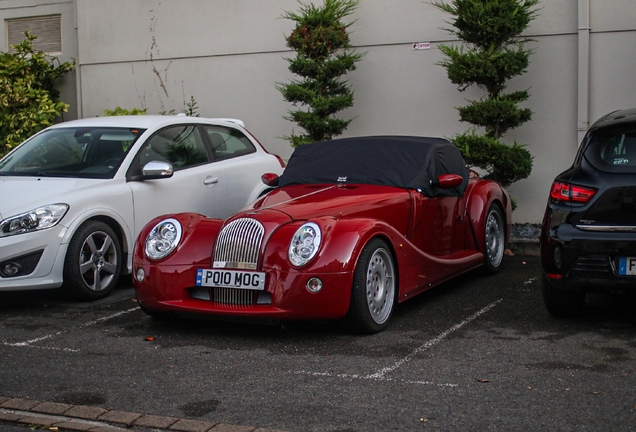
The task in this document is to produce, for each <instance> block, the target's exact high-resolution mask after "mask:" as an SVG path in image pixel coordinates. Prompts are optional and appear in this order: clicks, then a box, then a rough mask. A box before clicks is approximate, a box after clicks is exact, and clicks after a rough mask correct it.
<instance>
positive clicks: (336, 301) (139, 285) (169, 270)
mask: <svg viewBox="0 0 636 432" xmlns="http://www.w3.org/2000/svg"><path fill="white" fill-rule="evenodd" d="M140 267H141V268H143V270H144V272H145V279H144V280H143V281H142V282H139V281H138V280H136V278H133V279H134V283H135V291H136V294H137V299H138V301H139V303H140V304H141V305H142V306H144V307H146V308H148V309H152V310H157V311H172V312H176V313H197V314H207V315H216V316H224V317H243V318H266V319H276V320H303V319H304V320H313V319H338V318H341V317H343V316H344V315H345V314H346V313H347V310H348V309H349V301H350V298H351V287H352V284H353V274H352V272H342V273H320V274H314V273H308V272H300V271H282V270H279V269H264V270H263V271H265V273H266V278H267V279H266V283H265V290H264V291H253V292H252V293H253V294H254V298H253V301H251V302H250V304H232V303H223V302H217V301H214V300H213V297H214V295H213V294H212V292H211V290H214V289H216V288H202V287H196V286H195V280H196V274H197V267H196V266H192V265H149V264H148V263H146V262H144V263H143V264H140V265H137V264H135V266H134V272H135V273H136V272H137V270H138V269H139V268H140ZM311 277H318V278H320V279H321V281H322V282H323V288H322V290H320V291H319V292H318V293H311V292H309V291H308V290H307V289H306V287H305V286H306V283H307V281H308V280H309V279H310V278H311ZM206 291H208V293H209V294H208V295H207V296H206V294H205V292H206ZM234 291H241V292H239V293H237V294H239V295H241V294H244V291H246V290H234ZM228 297H232V296H228ZM241 297H242V298H243V297H244V296H241Z"/></svg>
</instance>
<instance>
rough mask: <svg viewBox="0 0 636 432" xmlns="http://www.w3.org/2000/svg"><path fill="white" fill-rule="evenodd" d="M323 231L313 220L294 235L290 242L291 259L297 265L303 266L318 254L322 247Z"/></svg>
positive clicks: (289, 253)
mask: <svg viewBox="0 0 636 432" xmlns="http://www.w3.org/2000/svg"><path fill="white" fill-rule="evenodd" d="M320 240H321V233H320V228H319V227H318V225H316V224H315V223H313V222H307V223H306V224H304V225H303V226H301V227H300V228H298V230H297V231H296V234H294V237H292V240H291V243H290V244H289V252H288V254H287V255H288V256H289V261H291V263H292V264H293V265H294V266H296V267H302V266H304V265H305V264H307V263H308V262H309V261H311V259H312V258H313V257H314V256H316V253H317V252H318V248H320Z"/></svg>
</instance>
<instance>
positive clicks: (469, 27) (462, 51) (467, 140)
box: [433, 0, 538, 186]
mask: <svg viewBox="0 0 636 432" xmlns="http://www.w3.org/2000/svg"><path fill="white" fill-rule="evenodd" d="M433 4H434V5H435V6H436V7H437V8H439V9H440V10H443V11H444V12H448V13H449V14H451V15H452V16H453V17H454V19H453V20H452V21H450V22H449V24H452V25H453V27H454V28H453V29H450V30H449V31H450V33H452V34H454V35H455V36H457V37H458V38H459V39H460V40H462V41H463V44H462V45H461V46H459V47H456V46H452V45H441V46H440V50H441V51H442V53H443V54H444V56H445V60H443V61H442V62H441V63H440V65H441V66H443V67H444V68H446V71H447V74H448V78H449V79H450V81H451V82H452V83H453V84H456V85H457V87H458V89H459V90H460V91H464V90H466V89H467V88H468V87H470V86H476V87H478V88H480V89H482V90H484V91H485V92H486V96H485V97H483V98H481V99H480V100H471V101H468V105H467V106H464V107H459V108H457V110H458V111H459V116H460V120H461V121H463V122H467V123H471V124H473V125H475V126H476V127H479V128H483V130H484V131H485V134H484V135H479V134H478V133H477V129H476V128H473V129H472V130H471V131H470V132H466V133H464V134H460V135H457V136H455V137H454V138H453V142H454V143H455V145H456V146H457V147H458V148H459V149H460V151H461V152H462V155H463V156H464V159H465V160H466V163H467V164H468V165H469V166H474V167H479V168H481V169H483V170H485V171H486V172H487V173H488V174H487V177H489V178H492V179H493V180H495V181H497V182H499V183H500V184H501V185H503V186H508V185H510V184H511V183H514V182H516V181H518V180H521V179H524V178H526V177H528V176H529V175H530V173H531V171H532V159H533V157H532V155H531V154H530V152H529V151H528V150H527V149H526V148H525V146H524V145H522V144H519V143H517V142H516V141H515V142H514V143H513V144H512V145H507V144H504V143H503V142H502V141H501V138H503V137H504V135H505V134H506V132H508V131H509V130H510V129H514V128H516V127H518V126H520V125H522V124H523V123H525V122H527V121H529V120H531V119H532V111H531V110H530V109H528V108H520V107H519V104H520V103H522V102H525V101H526V100H527V99H528V98H529V93H528V92H527V91H525V90H521V91H515V92H512V93H505V90H506V86H507V83H508V81H509V80H510V79H511V78H513V77H515V76H518V75H521V74H523V73H525V72H526V70H527V68H528V65H529V57H530V54H532V51H531V50H528V49H525V47H524V44H525V43H526V42H528V41H529V39H527V38H523V37H521V33H522V32H523V31H524V30H525V29H526V28H527V26H528V25H529V23H530V22H531V21H532V20H533V19H534V18H535V16H536V10H535V9H534V7H535V6H536V5H537V4H538V0H453V1H451V2H449V3H443V2H436V3H433Z"/></svg>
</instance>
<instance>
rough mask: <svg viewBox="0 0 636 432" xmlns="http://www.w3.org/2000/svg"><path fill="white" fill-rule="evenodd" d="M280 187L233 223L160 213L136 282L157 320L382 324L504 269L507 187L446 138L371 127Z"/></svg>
mask: <svg viewBox="0 0 636 432" xmlns="http://www.w3.org/2000/svg"><path fill="white" fill-rule="evenodd" d="M263 178H264V181H266V182H267V183H268V184H270V185H272V186H276V188H275V189H274V190H273V191H272V192H270V193H269V194H267V195H265V196H263V197H262V198H260V199H259V200H257V201H256V202H254V203H253V204H251V205H249V206H248V207H247V208H245V209H243V210H242V211H240V212H239V213H237V214H235V215H233V216H231V217H230V218H229V219H227V220H221V219H211V218H206V217H205V216H203V215H200V214H195V213H179V214H171V215H165V216H161V217H158V218H156V219H154V220H153V221H151V222H150V223H149V224H148V225H146V227H145V228H144V229H143V230H142V231H141V233H140V235H139V237H138V239H137V243H136V246H135V251H134V258H133V265H134V283H135V290H136V294H137V299H138V301H139V305H140V306H141V308H142V309H143V310H144V311H146V312H147V313H148V314H149V315H151V316H155V317H160V316H164V315H166V314H170V313H173V312H175V313H177V314H180V313H181V314H191V313H199V314H206V315H212V316H219V317H221V316H223V317H241V318H245V317H249V318H266V319H274V320H283V321H284V320H313V319H340V318H344V319H345V321H346V322H347V323H348V324H349V325H350V327H351V329H352V330H354V331H356V332H361V333H375V332H378V331H381V330H382V329H384V328H385V327H386V326H387V324H388V322H389V319H390V318H391V315H392V313H393V310H394V308H395V306H396V305H397V304H398V303H400V302H403V301H405V300H408V299H409V298H411V297H413V296H414V295H416V294H419V293H421V292H423V291H425V290H427V289H429V288H431V287H434V286H436V285H438V284H440V283H442V282H444V281H447V280H449V279H451V278H452V277H455V276H457V275H459V274H461V273H465V272H467V271H469V270H472V269H474V268H476V267H480V266H483V268H484V269H485V270H486V271H487V272H490V273H494V272H497V271H498V270H499V268H500V266H501V263H502V260H503V256H504V249H505V245H506V242H507V240H508V236H509V233H510V212H511V207H510V198H509V196H508V194H507V193H506V191H505V190H504V189H503V188H502V187H501V186H499V185H498V184H497V183H495V182H492V181H490V180H485V179H481V178H479V177H478V176H477V175H475V174H474V173H472V172H470V171H469V170H467V168H466V165H465V162H464V160H463V158H462V156H461V154H460V152H459V150H458V149H457V148H456V147H455V146H454V145H453V144H452V143H450V142H449V141H447V140H444V139H441V138H424V137H407V136H373V137H360V138H347V139H337V140H331V141H326V142H321V143H314V144H309V145H304V146H301V147H298V148H297V149H296V150H295V151H294V153H293V155H292V156H291V158H290V160H289V164H288V166H287V168H286V169H285V171H284V172H283V174H282V175H281V176H280V177H278V176H276V175H274V174H272V175H267V174H266V175H264V176H263Z"/></svg>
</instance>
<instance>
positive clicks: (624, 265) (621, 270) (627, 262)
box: [618, 257, 636, 276]
mask: <svg viewBox="0 0 636 432" xmlns="http://www.w3.org/2000/svg"><path fill="white" fill-rule="evenodd" d="M618 274H619V275H621V276H630V275H636V257H620V258H619V259H618Z"/></svg>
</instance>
